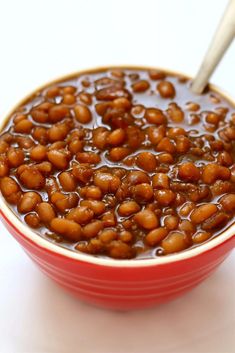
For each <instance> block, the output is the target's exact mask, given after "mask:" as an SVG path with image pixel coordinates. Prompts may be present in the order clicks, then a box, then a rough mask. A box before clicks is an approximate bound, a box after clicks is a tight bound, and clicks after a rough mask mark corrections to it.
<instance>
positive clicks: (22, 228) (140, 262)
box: [0, 65, 235, 268]
mask: <svg viewBox="0 0 235 353" xmlns="http://www.w3.org/2000/svg"><path fill="white" fill-rule="evenodd" d="M107 69H113V70H115V69H127V70H128V69H129V70H131V69H134V70H138V69H139V70H141V69H142V70H151V69H153V70H160V71H165V72H167V73H168V74H170V75H173V76H175V75H177V76H178V75H179V76H182V77H186V78H190V77H189V76H188V75H186V74H183V73H180V72H178V71H171V70H168V69H165V68H159V67H148V66H133V65H117V66H113V65H107V66H104V67H98V68H95V69H84V70H80V71H77V72H75V73H72V74H69V75H64V76H62V77H60V78H57V79H55V80H52V81H50V82H48V83H46V84H44V85H42V86H41V87H39V88H37V89H35V90H33V91H32V92H31V93H30V94H29V95H27V96H26V97H25V98H23V99H22V100H21V101H20V102H19V103H18V104H17V105H16V106H15V107H14V108H13V109H11V111H10V112H9V113H8V114H7V116H6V117H5V118H4V119H3V121H2V122H0V131H1V129H2V128H3V127H4V125H5V122H7V120H8V118H9V117H10V116H11V114H12V113H13V112H14V111H15V109H16V108H17V107H19V106H20V105H22V104H24V102H25V101H27V99H29V98H30V97H31V96H32V95H33V94H35V93H36V92H38V91H39V90H41V89H43V88H46V87H47V86H50V85H53V84H55V83H58V82H60V81H63V80H65V79H72V78H73V77H75V76H79V75H83V74H89V73H94V72H98V71H105V70H107ZM209 86H210V89H212V91H214V92H217V93H219V94H220V95H221V96H222V97H224V98H225V99H226V100H227V101H228V102H229V103H230V104H231V105H232V106H234V107H235V101H234V100H233V99H232V97H230V96H229V95H228V94H227V93H225V92H224V91H222V90H221V89H220V88H219V87H217V86H215V85H212V84H210V85H209ZM0 213H2V214H3V216H5V217H6V219H7V221H10V223H11V224H12V225H13V226H14V227H15V228H16V230H18V232H19V233H21V234H22V235H23V236H24V237H26V238H27V239H28V240H30V241H32V242H33V243H35V244H36V245H38V246H39V247H41V248H43V249H46V250H49V251H51V252H53V253H55V254H58V255H62V256H65V257H67V258H70V259H73V260H78V261H82V262H86V263H90V264H94V265H100V266H108V267H118V268H125V267H127V268H134V267H149V266H156V265H164V264H169V263H173V262H178V261H183V260H187V259H190V258H193V257H195V256H198V255H201V254H202V253H205V252H207V251H209V250H212V249H213V248H215V247H217V246H219V245H221V244H222V243H224V242H226V241H227V240H229V239H230V238H232V237H233V236H234V235H235V223H234V224H232V225H231V226H230V227H229V228H227V229H226V230H225V231H224V232H223V233H221V234H220V235H219V236H217V237H215V238H213V239H211V240H209V241H208V242H206V243H203V244H201V245H199V246H197V247H195V248H192V249H188V250H185V251H183V252H179V253H175V254H171V255H167V256H163V257H156V258H152V259H131V260H116V259H112V258H102V257H96V256H94V255H89V254H85V253H82V252H75V251H73V250H70V249H67V248H64V247H62V246H60V245H58V244H56V243H53V242H51V241H49V240H47V239H45V238H43V237H41V236H40V235H39V234H37V233H36V232H34V231H33V230H31V229H30V228H29V227H28V226H27V225H26V224H24V223H23V222H21V221H20V219H19V218H18V217H17V216H16V215H15V214H14V212H13V211H12V210H11V209H10V207H9V206H8V205H7V204H6V202H5V200H4V198H3V197H2V195H1V194H0Z"/></svg>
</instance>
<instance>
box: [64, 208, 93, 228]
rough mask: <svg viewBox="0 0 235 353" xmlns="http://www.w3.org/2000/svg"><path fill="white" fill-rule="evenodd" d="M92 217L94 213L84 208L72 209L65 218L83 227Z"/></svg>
mask: <svg viewBox="0 0 235 353" xmlns="http://www.w3.org/2000/svg"><path fill="white" fill-rule="evenodd" d="M93 217H94V212H93V211H92V209H90V208H88V207H86V206H80V207H77V208H74V209H73V210H71V211H69V213H68V214H67V216H66V218H67V219H69V220H72V221H74V222H77V223H79V224H83V225H84V224H87V223H89V222H90V221H91V220H92V219H93Z"/></svg>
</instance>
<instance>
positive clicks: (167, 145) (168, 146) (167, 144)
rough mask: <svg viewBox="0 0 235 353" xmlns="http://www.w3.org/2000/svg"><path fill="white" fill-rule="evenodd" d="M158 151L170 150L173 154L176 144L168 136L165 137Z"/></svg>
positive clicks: (159, 144) (158, 146)
mask: <svg viewBox="0 0 235 353" xmlns="http://www.w3.org/2000/svg"><path fill="white" fill-rule="evenodd" d="M157 151H159V152H168V153H170V154H173V153H175V145H174V143H173V142H172V141H171V140H170V139H169V138H168V137H164V138H163V139H162V140H161V141H160V142H159V143H158V145H157Z"/></svg>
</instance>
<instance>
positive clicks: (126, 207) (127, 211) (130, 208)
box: [118, 201, 140, 217]
mask: <svg viewBox="0 0 235 353" xmlns="http://www.w3.org/2000/svg"><path fill="white" fill-rule="evenodd" d="M139 210H140V206H139V205H138V203H137V202H135V201H125V202H123V203H121V205H120V206H119V208H118V213H119V215H120V216H125V217H127V216H130V215H132V214H133V213H136V212H138V211H139Z"/></svg>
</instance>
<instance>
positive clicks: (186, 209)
mask: <svg viewBox="0 0 235 353" xmlns="http://www.w3.org/2000/svg"><path fill="white" fill-rule="evenodd" d="M194 208H195V204H194V203H193V202H185V203H184V204H183V206H182V207H181V209H180V211H179V214H180V216H181V217H187V216H188V215H189V213H190V212H191V211H192V210H193V209H194Z"/></svg>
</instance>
